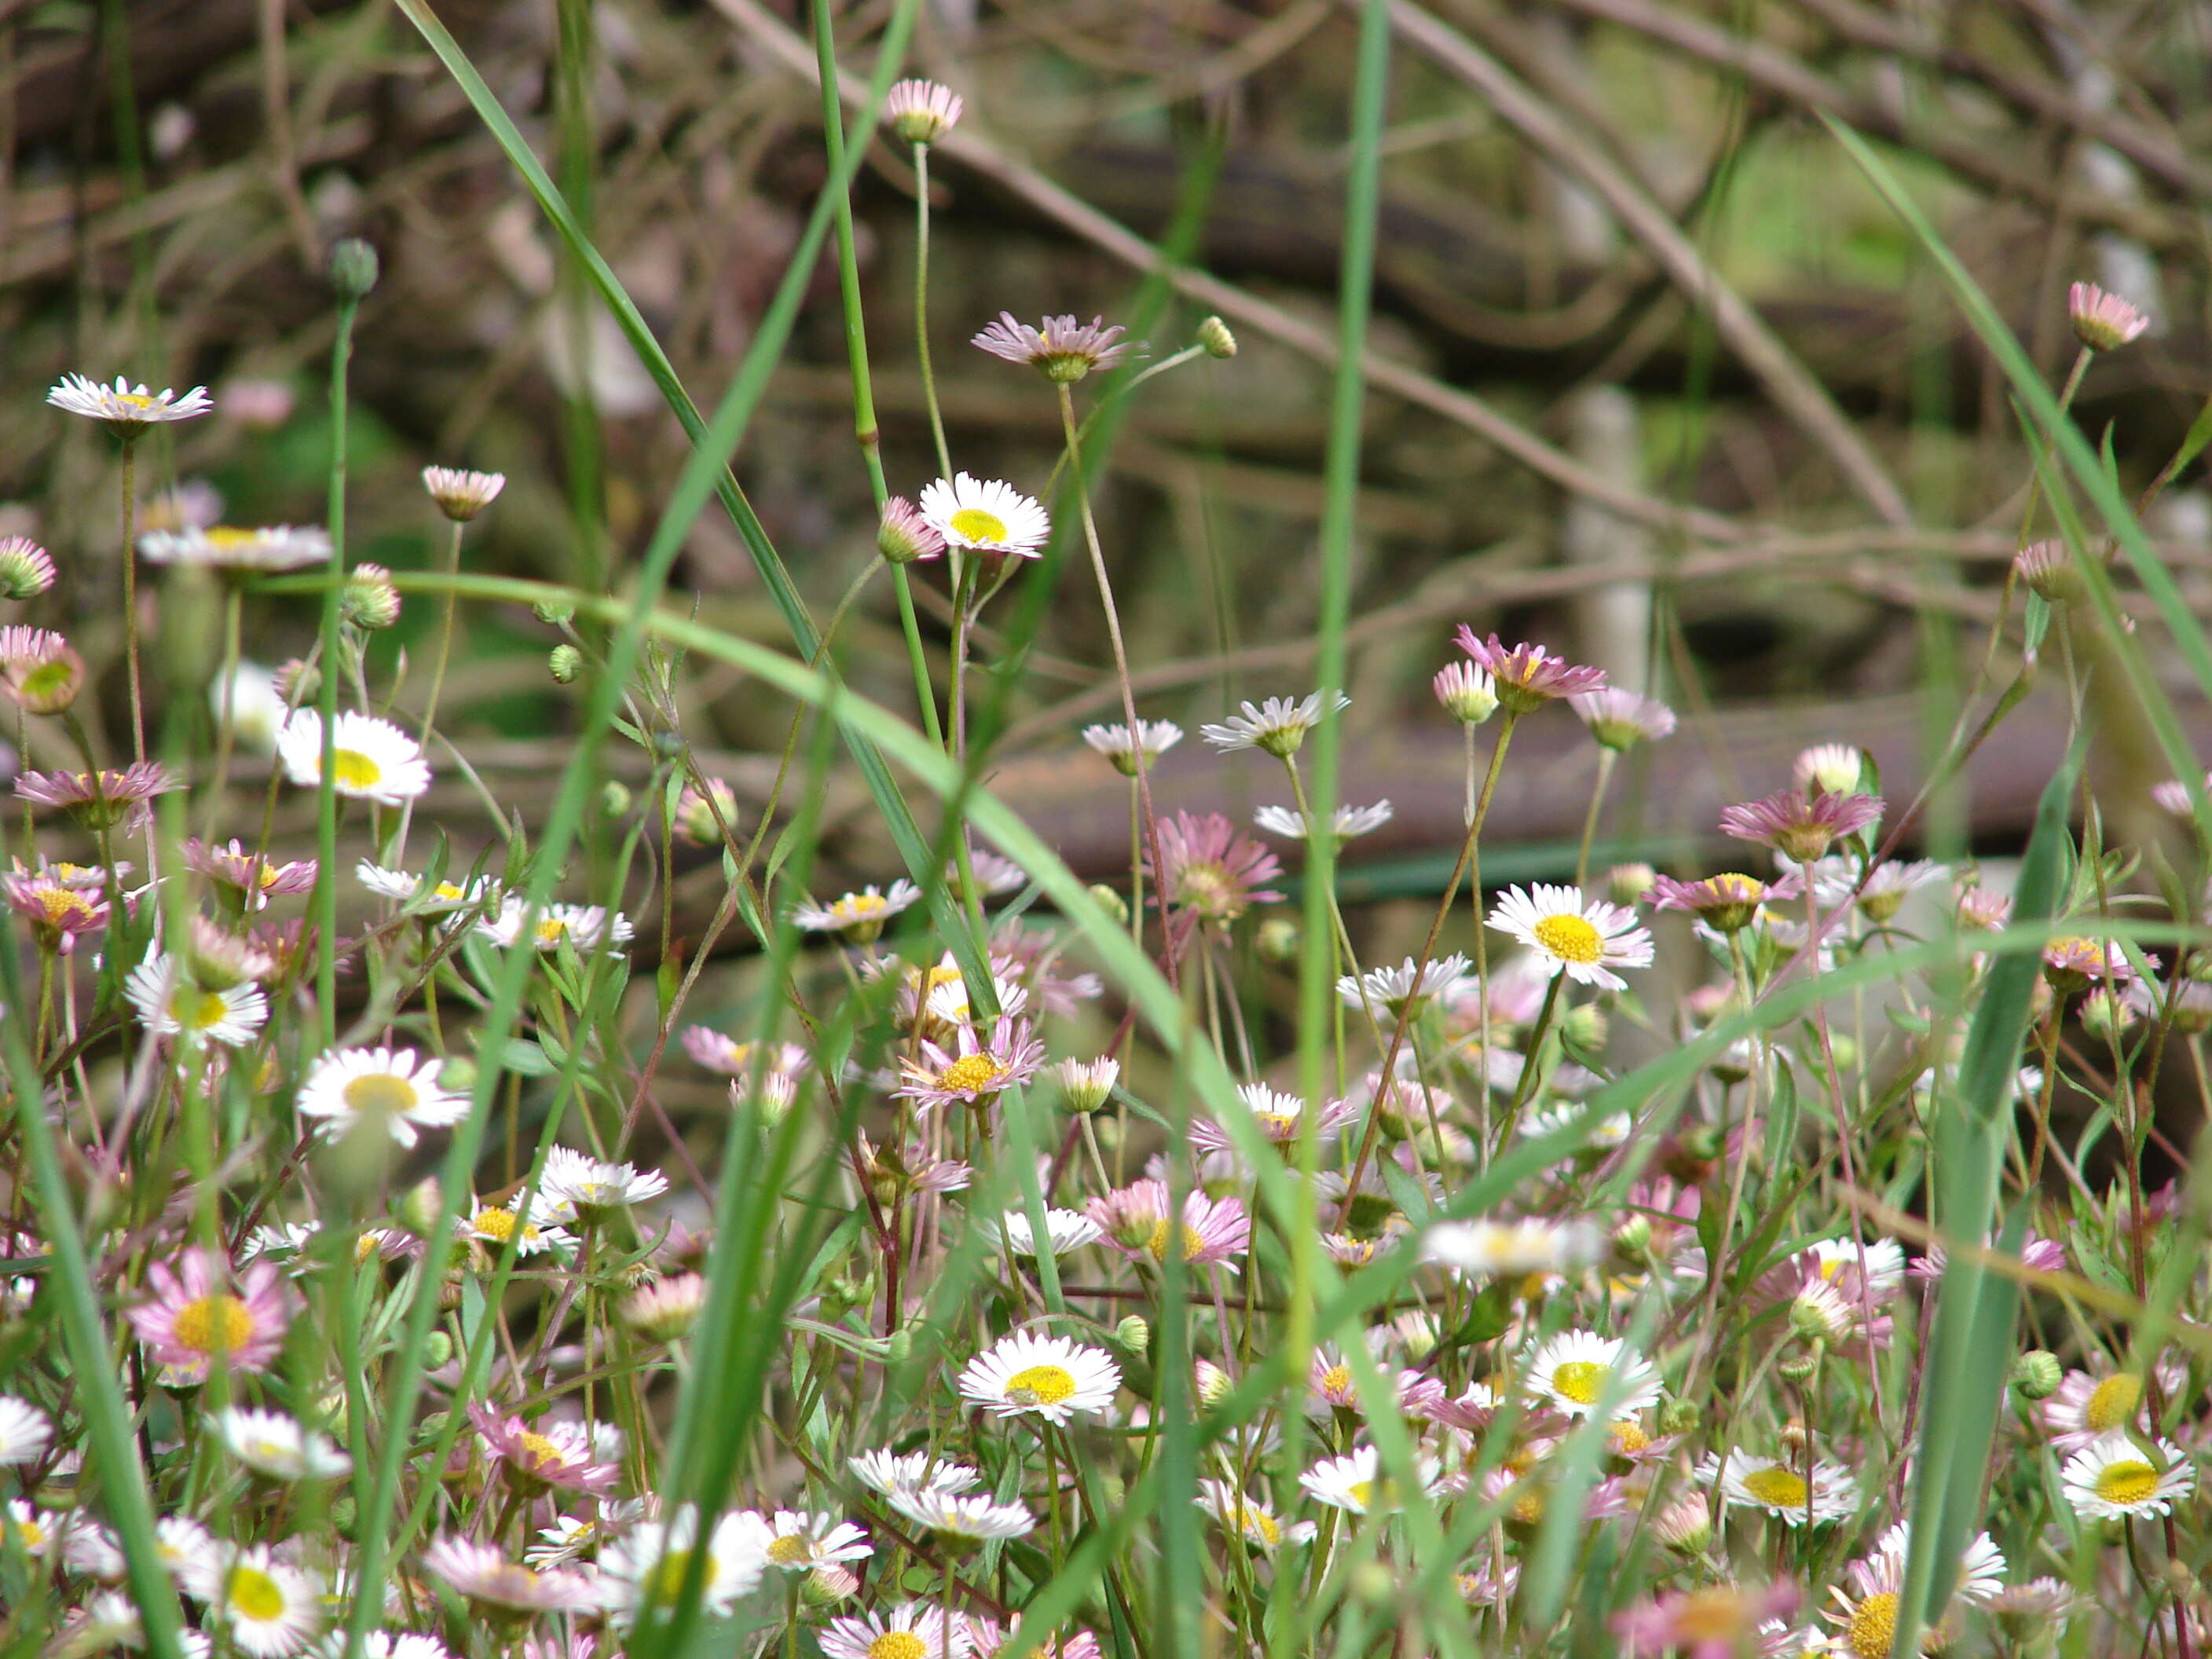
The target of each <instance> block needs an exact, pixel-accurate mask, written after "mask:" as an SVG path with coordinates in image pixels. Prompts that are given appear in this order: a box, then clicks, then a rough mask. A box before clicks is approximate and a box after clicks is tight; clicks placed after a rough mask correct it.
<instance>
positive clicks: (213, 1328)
mask: <svg viewBox="0 0 2212 1659" xmlns="http://www.w3.org/2000/svg"><path fill="white" fill-rule="evenodd" d="M176 1331H177V1340H178V1341H179V1343H181V1344H182V1345H183V1346H185V1347H187V1348H191V1349H192V1350H193V1351H194V1352H198V1353H213V1352H215V1351H216V1348H218V1347H221V1348H222V1349H223V1350H224V1351H225V1352H229V1351H231V1350H232V1349H235V1348H242V1347H244V1346H246V1344H247V1343H248V1342H249V1341H251V1340H252V1338H253V1316H252V1313H251V1312H249V1311H248V1310H247V1309H246V1304H244V1303H243V1302H241V1301H240V1300H239V1299H238V1298H237V1297H234V1296H228V1295H225V1294H224V1293H223V1292H222V1291H217V1292H216V1294H215V1295H213V1296H204V1297H200V1298H199V1299H198V1300H197V1301H194V1302H187V1303H185V1305H184V1306H183V1307H181V1308H179V1309H178V1310H177V1323H176Z"/></svg>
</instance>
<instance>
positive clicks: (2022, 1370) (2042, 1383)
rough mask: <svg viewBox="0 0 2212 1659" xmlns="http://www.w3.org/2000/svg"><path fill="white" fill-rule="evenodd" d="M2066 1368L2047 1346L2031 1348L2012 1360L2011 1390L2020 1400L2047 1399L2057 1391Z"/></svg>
mask: <svg viewBox="0 0 2212 1659" xmlns="http://www.w3.org/2000/svg"><path fill="white" fill-rule="evenodd" d="M2065 1376H2066V1370H2065V1368H2064V1367H2063V1366H2062V1365H2061V1364H2059V1363H2058V1356H2057V1354H2055V1353H2052V1352H2051V1351H2050V1350H2048V1349H2047V1348H2031V1349H2029V1350H2028V1351H2027V1352H2026V1353H2024V1354H2022V1355H2021V1357H2020V1358H2018V1359H2015V1361H2013V1366H2012V1386H2013V1391H2014V1392H2015V1394H2017V1395H2020V1397H2021V1399H2022V1400H2048V1399H2050V1398H2051V1395H2054V1394H2057V1392H2058V1385H2059V1383H2061V1382H2063V1380H2064V1379H2065Z"/></svg>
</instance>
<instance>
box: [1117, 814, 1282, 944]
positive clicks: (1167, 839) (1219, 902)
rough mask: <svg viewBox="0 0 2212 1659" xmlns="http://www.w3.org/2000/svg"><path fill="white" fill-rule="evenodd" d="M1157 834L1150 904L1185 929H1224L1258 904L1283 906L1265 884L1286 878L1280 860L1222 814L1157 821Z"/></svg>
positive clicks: (1148, 852) (1149, 855)
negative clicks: (1208, 924)
mask: <svg viewBox="0 0 2212 1659" xmlns="http://www.w3.org/2000/svg"><path fill="white" fill-rule="evenodd" d="M1158 836H1159V851H1160V866H1161V867H1160V868H1159V869H1158V870H1155V869H1153V868H1152V853H1151V849H1150V848H1147V849H1146V854H1145V860H1144V863H1145V873H1146V876H1147V877H1148V878H1151V881H1152V888H1153V892H1152V902H1154V903H1155V904H1158V905H1161V906H1162V907H1164V908H1167V909H1170V910H1171V911H1173V912H1175V913H1176V914H1177V915H1178V916H1179V918H1180V919H1181V920H1182V921H1183V922H1184V923H1185V924H1186V925H1189V924H1194V923H1197V922H1201V921H1204V922H1212V923H1213V924H1215V925H1216V926H1223V925H1225V924H1227V923H1229V922H1231V921H1235V920H1236V919H1237V917H1239V916H1241V915H1243V914H1244V913H1245V911H1247V910H1248V909H1249V908H1251V907H1252V906H1253V905H1255V904H1278V903H1280V902H1282V897H1283V896H1282V895H1281V894H1280V893H1279V892H1277V891H1275V890H1274V889H1273V888H1271V887H1266V886H1262V885H1261V884H1262V883H1264V882H1268V881H1272V880H1273V879H1274V878H1276V877H1277V876H1279V875H1280V874H1282V872H1283V866H1282V863H1281V861H1280V860H1278V859H1277V858H1276V857H1275V855H1274V854H1273V853H1271V852H1269V851H1268V850H1267V848H1266V847H1264V846H1262V845H1261V843H1260V842H1256V841H1254V840H1253V839H1252V838H1251V837H1250V836H1244V835H1240V834H1239V833H1238V832H1237V826H1236V825H1235V824H1233V823H1231V822H1230V821H1229V820H1228V819H1227V818H1226V817H1223V816H1222V815H1221V814H1220V813H1218V812H1206V813H1197V812H1177V813H1176V815H1175V816H1174V817H1168V818H1162V819H1161V820H1160V821H1159V823H1158Z"/></svg>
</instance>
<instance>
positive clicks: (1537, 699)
mask: <svg viewBox="0 0 2212 1659" xmlns="http://www.w3.org/2000/svg"><path fill="white" fill-rule="evenodd" d="M1454 637H1455V639H1456V640H1457V641H1458V642H1459V648H1460V649H1461V650H1462V651H1464V652H1466V653H1467V654H1468V656H1470V657H1472V658H1474V661H1475V665H1476V666H1477V667H1479V668H1480V669H1481V670H1482V671H1483V672H1484V673H1486V674H1487V675H1489V676H1490V679H1491V684H1492V688H1493V689H1494V690H1496V692H1497V694H1498V706H1499V707H1500V708H1503V709H1504V711H1505V712H1506V713H1507V714H1528V712H1529V711H1530V710H1532V709H1536V708H1542V707H1543V706H1544V705H1545V704H1546V703H1547V702H1553V700H1555V699H1557V698H1559V697H1574V696H1582V695H1583V694H1584V693H1586V692H1590V691H1602V690H1605V689H1606V685H1605V670H1603V669H1602V668H1589V667H1584V666H1583V665H1579V664H1577V663H1571V662H1568V661H1567V660H1565V659H1564V658H1560V657H1555V656H1553V654H1552V653H1550V652H1549V651H1547V650H1546V649H1545V648H1544V647H1542V646H1541V645H1525V644H1524V645H1513V646H1509V645H1507V644H1506V643H1505V641H1503V640H1501V639H1499V638H1498V635H1495V634H1492V635H1491V636H1490V637H1489V638H1488V639H1482V638H1480V637H1479V636H1478V635H1476V633H1475V631H1474V629H1472V628H1469V627H1468V625H1467V624H1466V623H1461V624H1460V626H1459V632H1458V633H1457V635H1455V636H1454Z"/></svg>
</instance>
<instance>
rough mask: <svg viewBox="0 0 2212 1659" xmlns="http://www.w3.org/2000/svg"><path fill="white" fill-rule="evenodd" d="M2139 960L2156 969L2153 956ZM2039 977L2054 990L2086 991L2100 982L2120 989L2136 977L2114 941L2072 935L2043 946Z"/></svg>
mask: <svg viewBox="0 0 2212 1659" xmlns="http://www.w3.org/2000/svg"><path fill="white" fill-rule="evenodd" d="M2143 960H2144V961H2146V962H2148V963H2150V965H2151V966H2152V967H2154V968H2155V967H2157V966H2158V958H2157V957H2154V956H2148V955H2146V956H2145V957H2144V958H2143ZM2043 976H2044V977H2045V979H2047V980H2049V981H2051V988H2052V989H2053V990H2055V991H2082V990H2087V988H2088V987H2090V986H2091V985H2093V984H2096V983H2098V982H2100V981H2103V982H2108V983H2111V984H2113V985H2122V986H2124V985H2127V984H2129V983H2130V982H2132V981H2134V980H2135V978H2136V969H2135V964H2134V963H2131V962H2130V961H2129V960H2128V955H2127V952H2126V951H2123V950H2121V949H2120V946H2119V942H2118V940H2117V939H2083V938H2081V937H2080V936H2079V935H2076V934H2068V935H2066V936H2064V937H2063V938H2060V939H2052V940H2051V941H2050V942H2049V943H2048V944H2046V945H2045V946H2044V947H2043Z"/></svg>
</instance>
